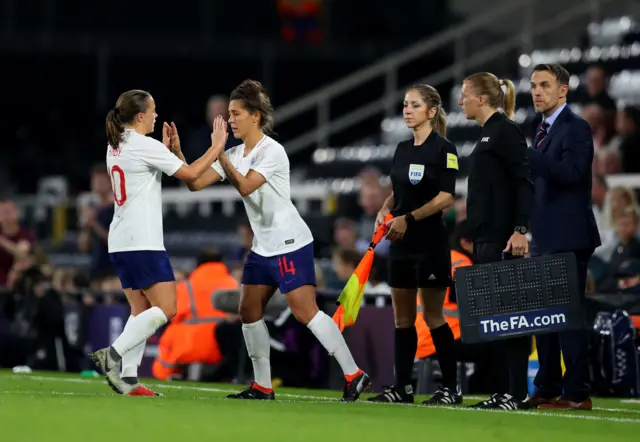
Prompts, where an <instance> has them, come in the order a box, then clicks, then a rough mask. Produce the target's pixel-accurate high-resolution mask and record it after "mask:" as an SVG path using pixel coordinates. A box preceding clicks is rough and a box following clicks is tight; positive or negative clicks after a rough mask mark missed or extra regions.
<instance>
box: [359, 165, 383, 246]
mask: <svg viewBox="0 0 640 442" xmlns="http://www.w3.org/2000/svg"><path fill="white" fill-rule="evenodd" d="M364 176H366V175H364ZM387 196H388V192H387V191H385V189H384V188H383V187H382V185H381V184H380V180H379V179H378V180H376V181H374V180H372V179H370V178H369V179H365V178H364V177H363V179H362V184H361V185H360V190H359V193H358V205H359V206H360V207H361V208H362V211H363V212H364V213H363V215H362V217H361V218H360V223H359V235H358V236H359V237H360V238H361V239H363V240H364V241H366V242H367V246H368V245H369V240H370V239H371V236H372V235H373V232H374V228H375V223H376V216H378V212H379V211H380V209H381V208H382V204H384V201H385V200H386V198H387ZM390 245H391V243H390V241H389V240H388V239H386V238H384V239H383V240H382V241H380V243H378V245H377V246H376V253H377V254H378V255H387V254H388V253H389V246H390ZM364 250H366V247H365V249H364Z"/></svg>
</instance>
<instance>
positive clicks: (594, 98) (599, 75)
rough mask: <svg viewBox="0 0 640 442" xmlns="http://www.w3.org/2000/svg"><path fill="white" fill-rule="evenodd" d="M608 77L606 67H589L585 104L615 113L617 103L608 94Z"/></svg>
mask: <svg viewBox="0 0 640 442" xmlns="http://www.w3.org/2000/svg"><path fill="white" fill-rule="evenodd" d="M607 83H608V75H607V71H606V69H605V68H604V66H602V65H600V64H593V65H591V66H589V68H588V69H587V74H586V84H585V89H586V93H587V96H586V97H585V99H584V100H582V101H583V104H591V103H594V104H596V105H598V106H600V107H601V108H602V109H604V110H605V111H608V112H615V110H616V102H615V101H614V100H613V98H611V96H610V95H609V93H608V92H607Z"/></svg>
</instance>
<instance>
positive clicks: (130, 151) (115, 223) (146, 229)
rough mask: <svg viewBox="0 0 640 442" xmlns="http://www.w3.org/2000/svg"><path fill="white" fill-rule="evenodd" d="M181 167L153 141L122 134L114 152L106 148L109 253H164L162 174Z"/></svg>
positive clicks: (127, 132) (136, 134) (170, 172)
mask: <svg viewBox="0 0 640 442" xmlns="http://www.w3.org/2000/svg"><path fill="white" fill-rule="evenodd" d="M183 164H184V163H183V162H182V160H180V159H179V158H178V157H176V156H175V155H174V154H173V153H171V152H169V150H168V149H167V148H166V147H165V145H164V144H162V143H161V142H159V141H157V140H154V139H153V138H150V137H146V136H144V135H140V134H139V133H137V132H135V131H133V130H126V131H125V135H124V140H123V142H122V143H121V144H120V147H119V148H118V149H112V148H111V147H110V146H109V147H108V148H107V167H108V170H109V175H111V186H112V187H113V199H114V204H115V211H114V214H113V220H112V221H111V225H110V227H109V253H114V252H129V251H135V250H165V248H164V235H163V230H162V182H161V181H162V173H163V172H164V173H166V174H167V175H173V174H174V173H176V172H177V171H178V169H180V166H182V165H183Z"/></svg>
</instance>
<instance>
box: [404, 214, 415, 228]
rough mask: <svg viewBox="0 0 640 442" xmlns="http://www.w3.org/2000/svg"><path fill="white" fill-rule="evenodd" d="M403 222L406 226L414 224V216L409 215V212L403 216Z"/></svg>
mask: <svg viewBox="0 0 640 442" xmlns="http://www.w3.org/2000/svg"><path fill="white" fill-rule="evenodd" d="M404 218H405V220H406V221H407V226H410V225H412V224H413V223H415V222H416V219H415V218H414V216H413V215H412V214H411V212H409V213H406V214H405V215H404Z"/></svg>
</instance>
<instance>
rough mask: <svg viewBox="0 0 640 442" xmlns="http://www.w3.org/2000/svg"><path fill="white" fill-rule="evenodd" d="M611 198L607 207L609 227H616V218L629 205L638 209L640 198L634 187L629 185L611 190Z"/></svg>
mask: <svg viewBox="0 0 640 442" xmlns="http://www.w3.org/2000/svg"><path fill="white" fill-rule="evenodd" d="M609 193H610V198H609V201H608V203H609V204H608V206H607V208H606V211H605V212H606V216H607V222H608V225H609V227H611V228H615V226H616V219H617V218H618V216H619V215H621V214H622V213H623V212H624V211H625V210H626V208H627V207H633V208H634V210H636V211H638V210H639V207H638V200H637V198H636V194H635V192H634V191H633V189H629V188H627V187H622V186H618V187H614V188H613V189H611V190H610V192H609Z"/></svg>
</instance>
